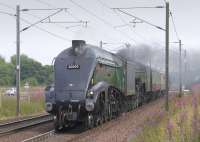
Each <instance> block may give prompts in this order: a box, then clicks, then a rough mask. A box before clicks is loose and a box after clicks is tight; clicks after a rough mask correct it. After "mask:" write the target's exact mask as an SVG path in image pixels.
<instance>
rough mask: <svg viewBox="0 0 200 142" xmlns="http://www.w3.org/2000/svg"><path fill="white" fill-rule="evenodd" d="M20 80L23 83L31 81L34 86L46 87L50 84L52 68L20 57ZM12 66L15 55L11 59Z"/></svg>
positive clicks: (23, 56)
mask: <svg viewBox="0 0 200 142" xmlns="http://www.w3.org/2000/svg"><path fill="white" fill-rule="evenodd" d="M20 60H21V80H22V81H23V82H24V83H25V82H26V81H27V82H28V80H30V79H31V81H32V82H35V83H34V84H38V85H47V84H50V83H51V82H52V78H53V77H52V66H49V65H46V66H42V64H41V63H39V62H37V61H35V60H34V59H31V58H29V57H28V56H26V55H21V56H20ZM11 62H12V64H13V65H15V64H16V55H14V56H12V57H11Z"/></svg>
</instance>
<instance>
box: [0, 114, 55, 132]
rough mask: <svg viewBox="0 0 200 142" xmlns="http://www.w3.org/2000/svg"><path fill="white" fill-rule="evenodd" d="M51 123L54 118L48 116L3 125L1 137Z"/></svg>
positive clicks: (1, 126) (0, 125)
mask: <svg viewBox="0 0 200 142" xmlns="http://www.w3.org/2000/svg"><path fill="white" fill-rule="evenodd" d="M50 121H53V116H52V115H48V114H46V115H40V116H36V117H32V118H27V119H22V120H19V121H13V122H8V123H2V124H0V135H2V134H6V133H8V132H12V131H16V130H19V129H23V128H27V127H31V126H34V125H38V124H41V123H46V122H50Z"/></svg>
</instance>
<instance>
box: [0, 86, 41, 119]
mask: <svg viewBox="0 0 200 142" xmlns="http://www.w3.org/2000/svg"><path fill="white" fill-rule="evenodd" d="M4 92H5V89H3V88H0V97H1V98H0V99H1V100H0V120H5V119H8V118H12V117H15V115H16V96H5V95H4V94H5V93H4ZM25 93H27V94H26V95H24V94H25ZM21 94H22V97H21V99H20V116H27V115H34V114H39V113H42V112H44V94H43V88H41V87H35V88H31V89H29V90H28V91H27V92H26V91H25V90H24V89H22V90H21ZM23 96H25V97H23ZM28 96H30V97H28Z"/></svg>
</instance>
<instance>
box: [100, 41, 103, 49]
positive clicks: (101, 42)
mask: <svg viewBox="0 0 200 142" xmlns="http://www.w3.org/2000/svg"><path fill="white" fill-rule="evenodd" d="M100 48H103V41H102V40H101V41H100Z"/></svg>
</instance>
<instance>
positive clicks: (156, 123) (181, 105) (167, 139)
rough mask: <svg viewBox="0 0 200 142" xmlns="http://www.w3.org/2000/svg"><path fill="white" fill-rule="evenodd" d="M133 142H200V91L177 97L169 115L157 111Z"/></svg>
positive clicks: (159, 109)
mask: <svg viewBox="0 0 200 142" xmlns="http://www.w3.org/2000/svg"><path fill="white" fill-rule="evenodd" d="M131 142H200V91H196V90H193V93H192V95H188V96H183V97H182V98H178V97H175V98H174V99H173V100H171V102H170V111H169V112H168V113H166V112H165V111H164V109H163V108H158V109H157V110H155V113H154V114H150V116H149V118H148V119H147V121H146V123H145V124H144V125H143V129H142V131H139V132H138V133H137V134H136V135H135V136H134V137H133V138H132V139H131Z"/></svg>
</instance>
